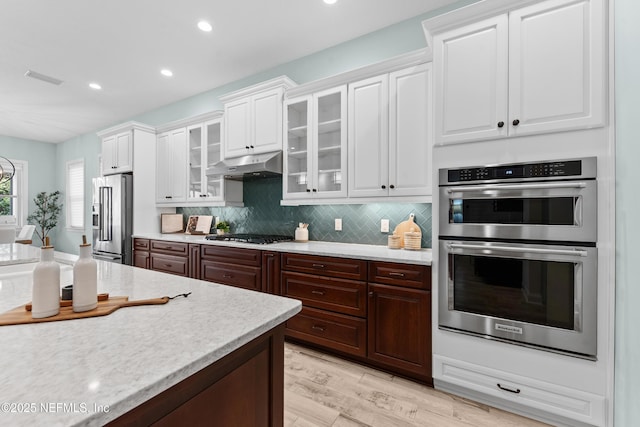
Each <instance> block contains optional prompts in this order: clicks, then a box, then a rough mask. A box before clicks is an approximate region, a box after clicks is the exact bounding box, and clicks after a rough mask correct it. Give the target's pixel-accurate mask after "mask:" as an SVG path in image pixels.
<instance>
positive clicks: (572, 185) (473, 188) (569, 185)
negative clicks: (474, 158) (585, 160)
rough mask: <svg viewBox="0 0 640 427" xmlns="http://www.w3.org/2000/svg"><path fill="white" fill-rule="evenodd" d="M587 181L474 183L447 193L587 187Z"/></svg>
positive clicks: (452, 189) (449, 190) (453, 188)
mask: <svg viewBox="0 0 640 427" xmlns="http://www.w3.org/2000/svg"><path fill="white" fill-rule="evenodd" d="M586 186H587V183H586V182H558V183H551V184H518V185H474V186H468V187H449V188H447V193H462V192H465V191H487V190H498V191H500V190H547V189H554V188H585V187H586Z"/></svg>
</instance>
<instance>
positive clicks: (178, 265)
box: [150, 252, 189, 277]
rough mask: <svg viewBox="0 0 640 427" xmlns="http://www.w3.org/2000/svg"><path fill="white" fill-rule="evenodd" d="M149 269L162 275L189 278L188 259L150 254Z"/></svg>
mask: <svg viewBox="0 0 640 427" xmlns="http://www.w3.org/2000/svg"><path fill="white" fill-rule="evenodd" d="M150 268H151V270H155V271H162V272H163V273H171V274H176V275H178V276H185V277H189V258H187V257H182V256H174V255H166V254H157V253H154V252H151V258H150Z"/></svg>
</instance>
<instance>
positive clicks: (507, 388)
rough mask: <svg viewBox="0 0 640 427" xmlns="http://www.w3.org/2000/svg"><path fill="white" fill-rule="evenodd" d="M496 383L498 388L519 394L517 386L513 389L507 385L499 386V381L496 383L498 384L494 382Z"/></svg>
mask: <svg viewBox="0 0 640 427" xmlns="http://www.w3.org/2000/svg"><path fill="white" fill-rule="evenodd" d="M496 385H497V386H498V388H499V389H500V390H504V391H508V392H509V393H514V394H519V393H520V389H519V388H517V389H515V390H514V389H512V388H509V387H504V386H501V385H500V383H498V384H496Z"/></svg>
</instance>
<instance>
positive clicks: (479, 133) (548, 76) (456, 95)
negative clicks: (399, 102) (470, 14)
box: [433, 0, 605, 144]
mask: <svg viewBox="0 0 640 427" xmlns="http://www.w3.org/2000/svg"><path fill="white" fill-rule="evenodd" d="M603 12H604V11H603V2H602V0H548V1H544V2H540V3H535V4H533V5H531V6H528V7H525V8H522V9H517V10H512V11H509V12H508V13H503V14H500V15H498V16H495V17H492V18H489V19H485V20H483V21H480V22H476V23H473V24H470V25H467V26H464V27H461V28H454V29H451V30H446V31H444V32H442V33H436V34H435V35H434V37H433V64H434V67H435V68H434V84H435V140H436V143H438V144H446V143H455V142H464V141H473V140H481V139H492V138H499V137H507V136H517V135H526V134H533V133H545V132H556V131H564V130H574V129H583V128H591V127H597V126H602V125H603V124H604V111H603V110H604V102H605V100H604V97H605V79H604V76H605V74H604V73H605V70H604V48H605V43H604V28H603V22H604V18H603V16H604V15H603Z"/></svg>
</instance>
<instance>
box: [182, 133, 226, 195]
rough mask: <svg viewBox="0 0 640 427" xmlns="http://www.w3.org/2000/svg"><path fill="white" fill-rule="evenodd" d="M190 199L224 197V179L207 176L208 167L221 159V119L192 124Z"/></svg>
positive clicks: (190, 135)
mask: <svg viewBox="0 0 640 427" xmlns="http://www.w3.org/2000/svg"><path fill="white" fill-rule="evenodd" d="M188 131H189V193H188V197H189V201H192V202H195V201H207V200H222V199H223V195H224V194H223V185H222V182H223V179H222V178H221V177H212V176H207V174H206V172H207V168H209V167H211V166H212V165H213V164H214V163H216V162H218V161H220V148H221V144H220V141H221V140H222V138H221V121H220V120H212V121H209V122H206V123H203V124H199V125H194V126H190V127H189V128H188Z"/></svg>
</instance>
